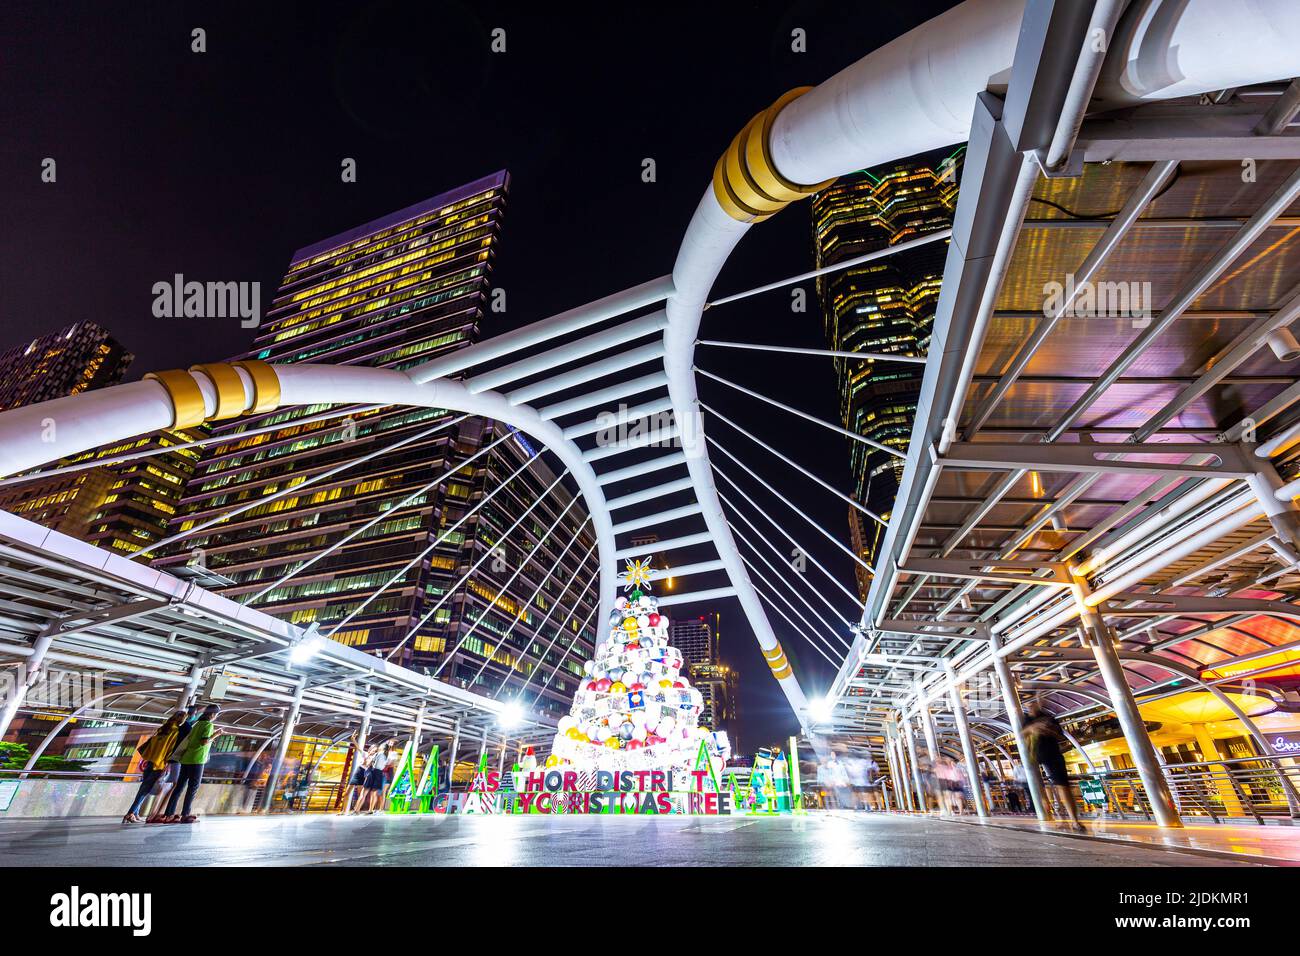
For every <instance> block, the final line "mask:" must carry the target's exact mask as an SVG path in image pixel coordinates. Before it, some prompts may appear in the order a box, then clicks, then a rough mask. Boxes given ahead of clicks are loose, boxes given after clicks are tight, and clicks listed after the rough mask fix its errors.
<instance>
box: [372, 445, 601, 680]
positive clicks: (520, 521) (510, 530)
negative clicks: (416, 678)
mask: <svg viewBox="0 0 1300 956" xmlns="http://www.w3.org/2000/svg"><path fill="white" fill-rule="evenodd" d="M526 464H528V463H525V467H526ZM568 473H569V472H568V468H565V470H564V471H563V472H560V475H559V476H558V477H556V479H555V480H554V481H551V484H549V485H547V486H546V489H545V490H543V492H542V493H541V494H539V496H537V501H534V502H533V503H532V505H529V506H528V507H526V509H525V510H524V512H523V514H521V515H520V516H519V518H516V519H515V522H513V523H512V524H511V525H510V527H508V528H506V531H504V532H503V533H502V536H500V537H499V538H498V541H507V540H510V536H511V535H513V533H515V531H516V529H517V528H519V525H520V524H523V523H524V519H525V518H528V516H529V515H530V514H533V511H534V510H536V509H537V506H538V505H541V503H542V502H543V501H545V499H546V496H547V494H550V493H551V492H552V490H555V488H556V485H559V483H560V481H563V480H564V476H565V475H568ZM516 475H517V472H516ZM513 480H515V475H511V476H510V477H508V479H506V480H504V481H502V483H500V485H498V486H497V488H495V489H493V490H497V492H499V490H500V489H503V488H507V486H508V485H510V483H511V481H513ZM573 501H575V502H576V501H577V498H573ZM569 505H571V506H572V502H571V503H569ZM567 511H568V509H565V512H567ZM562 516H563V515H562ZM552 527H554V525H552ZM543 537H545V536H543ZM539 546H541V540H538V542H537V545H534V546H533V551H536V550H537V548H539ZM491 554H493V550H491V549H489V550H486V551H484V554H482V557H481V558H478V561H476V562H474V563H473V564H472V566H471V567H469V570H468V571H465V574H464V575H463V576H461V578H460V580H459V581H456V583H455V585H452V587H451V588H448V589H447V594H443V596H442V597H441V598H439V600H438V604H437V605H434V607H433V610H437V607H438V605H441V604H442V602H443V601H445V600H446V598H447V596H448V594H452V593H455V592H456V591H459V589H460V588H461V587H463V585H464V584H465V581H467V580H469V575H472V574H473V572H474V571H477V570H478V568H480V567H482V563H484V562H485V561H487V558H490V557H491ZM529 554H532V551H530V553H529ZM523 567H524V566H523V564H520V568H519V570H523ZM515 576H516V578H517V576H519V571H516V572H515ZM513 580H515V578H511V581H513ZM484 614H486V610H485V611H484ZM484 614H480V615H478V620H482V619H484ZM428 619H429V615H428V614H425V615H424V617H422V618H420V623H419V624H416V626H415V627H413V628H411V631H409V632H408V633H407V636H406V637H403V639H402V643H400V644H399V645H398V646H396V648H394V649H393V650H391V652H390V653H389V657H393V654H394V653H396V652H398V650H399V649H400V648H402V646H404V645H406V643H407V641H408V640H411V637H412V636H413V635H415V632H416V631H417V630H419V628H420V626H421V624H422V623H424V622H425V620H428ZM478 620H476V622H474V626H473V627H471V628H469V630H468V631H465V633H464V635H461V637H460V640H459V641H458V643H456V646H454V648H452V649H451V653H448V654H447V656H446V657H445V658H442V663H439V665H438V669H437V670H435V671H434V672H433V676H438V675H439V674H442V669H443V667H446V666H447V662H448V661H450V659H451V658H452V656H454V654H455V653H456V652H458V650H460V648H461V645H464V643H465V640H467V639H468V637H469V635H471V633H473V631H474V628H476V627H477V626H478Z"/></svg>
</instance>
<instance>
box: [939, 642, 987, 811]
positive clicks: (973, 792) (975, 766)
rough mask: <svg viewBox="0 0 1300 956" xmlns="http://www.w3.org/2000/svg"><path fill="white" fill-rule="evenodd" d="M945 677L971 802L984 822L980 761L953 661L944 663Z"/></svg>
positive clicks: (985, 809) (984, 807) (985, 808)
mask: <svg viewBox="0 0 1300 956" xmlns="http://www.w3.org/2000/svg"><path fill="white" fill-rule="evenodd" d="M943 673H944V677H945V678H946V679H947V682H948V702H949V703H950V704H951V705H952V716H953V719H954V720H955V721H956V722H957V736H958V737H960V738H961V752H962V756H964V757H965V758H966V776H967V778H968V779H969V780H970V796H971V802H972V803H974V804H975V813H976V815H977V816H978V817H979V818H980V819H981V820H982V819H985V818H987V817H988V815H989V812H988V808H987V807H986V806H985V803H984V788H983V786H982V785H981V782H980V768H979V761H978V760H976V758H975V744H974V742H973V741H972V740H971V736H970V725H969V724H968V723H967V722H966V709H965V706H964V704H963V703H962V699H961V686H960V685H959V684H958V683H957V672H956V671H955V670H954V669H953V666H952V661H949V660H944V662H943Z"/></svg>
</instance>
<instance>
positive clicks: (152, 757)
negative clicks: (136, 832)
mask: <svg viewBox="0 0 1300 956" xmlns="http://www.w3.org/2000/svg"><path fill="white" fill-rule="evenodd" d="M185 717H186V714H185V711H183V710H181V711H177V712H176V713H174V714H172V715H171V716H170V717H168V718H167V720H166V722H165V723H164V724H163V725H162V726H161V727H159V728H158V730H157V731H156V732H155V733H154V735H153V736H152V737H150V738H149V739H148V740H146V741H145V742H144V744H142V745H141V747H140V789H139V790H138V791H137V792H136V795H135V800H134V802H132V804H131V809H130V810H128V811H127V812H126V816H124V817H123V818H122V822H123V823H144V819H143V818H142V817H141V816H140V807H141V806H142V805H143V804H144V800H145V797H147V796H149V792H150V791H151V790H153V788H154V784H156V783H157V782H158V780H159V779H160V778H161V777H162V775H163V771H164V770H166V769H167V757H168V756H169V755H170V754H171V752H172V751H173V750H175V749H176V738H177V737H179V736H180V732H181V725H182V724H184V723H185Z"/></svg>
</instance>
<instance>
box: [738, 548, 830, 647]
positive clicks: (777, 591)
mask: <svg viewBox="0 0 1300 956" xmlns="http://www.w3.org/2000/svg"><path fill="white" fill-rule="evenodd" d="M750 547H751V548H752V547H753V545H750ZM740 559H741V560H742V561H744V562H745V565H746V567H748V568H749V569H750V570H751V571H752V572H753V573H754V574H756V575H758V579H759V580H760V581H762V582H763V583H764V584H765V585H767V586H768V587H769V588H771V589H772V593H773V594H775V595H776V596H777V597H779V598H780V599H781V600H782V601H783V602H785V606H786V607H788V608H789V609H790V613H792V614H794V615H795V617H797V618H799V620H801V621H803V623H804V627H806V628H808V633H809V634H815V635H816V636H817V639H818V640H819V641H821V642H822V643H823V644H824V645H825V646H826V649H827V650H828V651H830V652H831V653H832V654H840V652H839V651H838V650H836V649H835V647H834V646H832V645H831V643H830V642H829V641H827V640H826V639H825V638H824V637H822V636H821V635H820V634H817V629H816V628H815V627H813V625H812V624H811V623H810V622H809V620H808V619H807V618H806V617H804V616H803V612H802V611H800V610H799V609H798V608H797V607H795V606H794V604H792V603H791V602H790V600H789V598H787V597H786V596H785V595H784V594H783V593H782V592H781V590H780V589H779V588H778V587H777V586H776V585H775V584H773V583H772V582H771V581H770V580H769V579H768V578H767V577H766V576H765V575H764V574H763V572H761V571H759V570H758V568H757V567H756V566H755V565H754V563H753V562H752V561H750V560H749V559H748V558H746V557H745V556H744V554H741V556H740ZM768 566H769V567H771V565H768ZM774 573H775V572H774ZM778 580H780V582H781V583H782V584H785V585H786V586H787V587H790V585H789V584H788V583H787V582H786V581H785V579H784V578H779V579H778ZM797 596H798V594H797V593H796V597H797ZM809 610H810V611H812V608H811V607H809ZM812 614H813V617H815V618H817V620H818V621H820V622H821V624H822V626H823V627H825V628H826V629H827V630H828V631H830V632H831V633H832V634H834V633H835V629H834V628H833V627H832V626H831V625H830V624H829V623H828V622H827V621H826V619H825V618H824V617H822V616H821V615H820V614H818V613H817V612H816V611H813V612H812ZM805 636H807V635H805ZM843 659H844V655H841V656H840V660H841V661H842V660H843ZM838 663H839V662H837V666H838Z"/></svg>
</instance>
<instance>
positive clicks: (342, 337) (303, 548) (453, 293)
mask: <svg viewBox="0 0 1300 956" xmlns="http://www.w3.org/2000/svg"><path fill="white" fill-rule="evenodd" d="M507 188H508V175H507V174H506V173H505V172H504V171H502V172H499V173H496V174H494V175H492V176H487V177H484V178H483V179H479V180H476V181H475V182H471V183H468V184H466V185H464V186H462V187H460V188H458V189H455V190H452V191H450V192H446V193H443V194H441V195H438V196H434V197H432V198H431V199H427V200H425V201H423V202H419V203H416V204H415V205H413V206H409V207H407V208H405V209H402V210H399V211H397V212H395V213H392V214H390V215H387V216H384V217H383V218H381V219H378V220H375V221H373V222H370V223H366V224H365V225H362V226H359V227H357V228H355V229H351V230H348V231H347V232H344V233H342V234H340V235H337V236H333V237H331V238H329V239H325V240H323V241H321V242H317V243H314V244H313V245H310V246H307V247H305V248H303V249H300V250H298V251H297V252H296V253H294V255H293V257H292V260H291V262H290V265H289V268H288V271H287V273H286V275H285V277H284V280H283V282H282V283H281V286H280V290H279V292H278V294H277V296H276V298H275V300H274V302H273V303H272V305H271V308H270V310H269V311H268V313H267V316H266V319H265V321H264V322H263V325H262V327H261V328H260V330H259V333H258V336H257V338H256V340H255V343H254V346H253V348H252V349H251V350H250V352H249V353H247V355H245V356H240V357H241V358H257V359H261V360H264V361H268V362H272V363H278V364H284V363H292V362H307V361H310V362H317V363H332V364H363V365H371V366H379V367H385V368H396V369H403V368H408V367H410V366H413V365H416V364H419V363H422V362H425V361H428V360H429V359H431V358H433V357H434V356H435V355H438V354H440V353H443V352H447V351H450V350H453V349H458V348H463V347H465V346H467V345H470V344H472V343H473V342H474V341H475V340H476V339H477V337H478V331H479V321H480V319H481V317H482V315H483V310H484V306H485V304H486V302H487V297H488V293H489V278H490V273H491V267H492V260H493V257H494V254H495V250H496V245H497V241H498V233H499V230H500V223H501V217H502V214H503V210H504V204H505V197H506V192H507ZM327 411H332V412H339V411H347V412H348V414H347V416H346V417H334V418H324V417H323V415H324V413H326V412H327ZM458 418H460V416H453V415H451V414H450V413H448V412H447V411H446V410H444V409H436V408H434V409H426V408H407V407H384V408H372V407H369V406H365V407H355V408H353V409H350V410H347V409H340V408H339V407H338V406H326V405H321V406H313V407H308V408H284V409H279V410H277V411H274V412H269V413H266V414H263V415H260V416H250V417H245V418H242V419H239V420H237V421H233V422H230V423H228V424H223V425H219V426H217V428H216V429H215V431H214V434H215V436H217V437H221V438H224V439H228V441H221V442H219V443H217V444H215V445H212V446H210V447H209V448H208V449H207V450H206V453H205V456H204V459H203V461H202V463H201V464H200V465H199V467H198V469H197V471H196V473H195V475H194V477H193V478H192V479H191V480H190V481H189V482H188V483H187V486H186V490H185V497H184V500H183V511H184V513H183V515H182V516H181V517H180V518H179V519H178V520H177V522H176V523H175V525H174V528H173V531H174V532H176V533H180V532H185V531H190V530H192V529H195V528H200V530H199V531H197V532H196V533H194V534H193V535H190V536H187V537H186V538H185V539H184V541H183V542H181V543H180V544H179V545H178V546H177V547H176V549H175V550H173V551H172V552H171V553H169V554H167V555H165V556H163V557H161V558H160V559H159V560H158V561H157V562H156V564H157V565H158V566H160V567H162V568H164V569H167V570H176V571H178V572H179V573H182V574H183V573H185V568H186V567H187V566H189V565H193V564H196V563H197V564H201V565H202V568H203V569H204V570H203V573H204V574H205V575H206V576H207V578H208V579H209V580H212V579H214V578H215V579H218V580H224V581H225V582H227V583H228V584H229V586H228V587H226V588H225V590H224V591H223V593H224V594H226V596H228V597H232V598H234V599H236V600H242V601H245V602H248V603H250V604H254V605H256V606H257V607H259V608H261V609H263V610H265V611H268V612H270V613H272V614H276V615H278V616H283V617H285V618H287V619H289V620H290V621H292V622H294V623H299V624H308V623H312V622H314V623H316V624H318V625H320V627H321V631H322V633H325V634H328V635H329V636H331V637H332V638H333V639H334V640H338V641H341V642H343V643H346V644H350V645H353V646H356V647H359V648H362V649H363V650H366V651H370V652H374V653H378V654H380V655H381V656H385V657H391V658H392V659H393V660H395V661H398V662H400V663H403V664H405V665H407V666H414V667H421V668H425V669H428V670H429V671H430V672H436V673H438V674H439V676H440V677H442V678H444V679H447V680H450V681H455V682H458V683H460V684H462V685H464V686H471V687H476V688H478V689H480V690H489V691H492V692H495V690H496V687H497V686H498V685H499V682H500V680H502V679H504V678H509V679H510V681H511V683H512V684H513V685H514V686H515V687H518V686H519V685H520V684H522V683H523V682H524V681H527V680H530V679H531V680H532V683H531V686H530V689H529V691H528V694H529V696H530V697H531V696H532V694H534V693H535V692H536V691H537V690H539V689H540V688H541V687H542V686H543V684H545V682H546V681H547V680H548V679H549V680H550V681H551V682H550V685H549V687H547V693H546V695H545V697H544V698H543V700H542V701H541V703H540V704H539V705H538V706H540V707H542V708H546V707H548V706H550V707H553V708H557V709H559V710H560V712H563V710H564V709H566V708H567V705H568V702H569V700H570V699H571V697H572V683H571V682H572V681H573V680H576V676H577V675H578V674H580V673H581V665H582V663H583V661H584V660H586V658H587V656H589V655H588V650H589V648H590V642H589V641H587V642H586V645H585V649H584V646H583V645H582V640H584V639H585V638H580V637H579V636H578V632H579V631H580V630H581V621H582V620H583V619H584V618H583V616H582V615H583V614H585V611H587V610H589V609H590V608H591V607H593V606H594V602H595V600H596V597H595V595H594V594H592V593H588V594H587V595H586V604H582V605H581V606H580V607H579V609H578V611H577V612H576V613H573V614H571V613H569V609H570V608H571V607H572V605H573V603H574V601H575V600H579V599H580V598H581V597H582V595H578V594H574V593H573V591H574V590H575V589H576V587H575V588H570V587H569V586H570V585H571V584H574V583H575V582H577V581H581V580H586V579H589V577H590V575H583V574H580V573H579V564H580V560H579V559H580V558H581V557H582V556H583V554H584V553H585V551H586V550H587V546H588V545H590V544H591V543H592V542H593V541H594V536H592V534H591V532H590V529H589V528H581V530H580V526H582V525H584V523H585V522H586V514H585V512H584V511H583V510H582V509H581V507H580V505H575V506H574V507H573V508H569V509H568V510H567V512H566V511H565V508H566V506H567V505H568V504H569V501H570V499H567V498H566V497H565V496H566V495H567V494H568V492H566V491H564V489H563V486H562V485H557V486H556V487H555V488H554V489H553V490H552V491H551V492H550V493H549V494H547V495H546V496H545V498H546V500H544V501H543V502H542V503H541V504H540V505H539V507H538V508H537V509H536V510H535V511H533V512H532V513H531V514H530V515H529V516H528V517H527V518H526V519H524V520H522V521H519V522H518V525H517V526H516V521H517V519H521V518H522V517H523V515H524V513H525V511H527V509H528V507H529V506H530V505H532V504H534V502H536V501H538V498H539V497H541V496H542V495H543V493H544V492H545V491H546V489H547V488H548V487H550V486H551V485H552V484H553V483H554V476H553V475H552V474H551V473H550V471H549V468H548V466H547V464H546V460H545V456H539V455H537V453H536V450H535V449H532V448H531V447H530V446H529V445H528V443H527V440H526V439H525V438H524V437H523V436H521V435H510V434H509V431H508V430H505V431H503V430H502V427H501V426H499V425H497V424H496V423H493V422H484V421H481V420H478V419H473V418H465V419H464V420H461V421H456V419H458ZM268 426H272V428H271V429H270V430H267V431H263V432H262V433H260V434H250V432H251V431H253V430H254V429H257V430H261V429H267V428H268ZM274 426H282V427H274ZM498 439H500V440H501V441H500V443H499V444H497V445H495V446H494V447H493V449H492V451H491V452H490V453H486V454H484V455H482V456H481V457H479V458H477V459H476V460H475V462H474V463H473V464H472V465H471V466H469V467H467V468H465V469H464V470H463V471H459V472H458V469H457V464H458V463H463V462H465V461H467V460H468V459H469V458H471V457H472V456H474V455H475V454H476V453H477V452H479V451H480V450H482V449H484V448H485V447H487V446H488V445H489V444H491V443H493V442H496V441H497V440H498ZM399 442H404V444H402V445H401V447H398V448H394V447H393V446H395V445H397V443H399ZM385 449H391V450H389V451H386V452H384V450H385ZM380 452H383V453H380ZM371 453H380V454H376V455H375V457H373V458H372V459H370V460H368V461H365V462H363V463H361V464H353V465H351V466H349V467H346V468H344V469H342V470H341V471H339V472H338V473H337V474H336V475H333V476H331V477H330V478H329V479H327V480H322V481H319V482H316V483H314V484H312V485H311V486H309V487H307V488H304V489H303V491H302V493H294V492H293V491H291V490H290V489H292V488H293V487H296V486H297V485H298V484H299V483H301V482H302V481H303V480H304V479H305V478H307V477H309V476H312V475H317V474H319V473H320V472H322V471H325V470H327V469H329V468H332V467H335V466H337V465H340V464H342V463H345V462H356V461H357V460H358V459H362V458H364V457H365V456H367V455H370V454H371ZM516 472H518V474H515V473H516ZM449 473H450V474H449ZM444 475H446V476H447V477H446V478H445V479H443V480H438V479H439V478H440V476H444ZM512 475H513V476H514V477H511V476H512ZM435 482H436V483H435ZM431 484H432V487H430V488H427V489H426V486H428V485H431ZM488 494H493V498H492V500H491V501H490V502H488V504H486V505H484V506H483V508H482V509H481V510H480V511H479V512H478V513H477V514H476V515H475V516H474V517H473V518H472V519H469V520H466V521H465V522H463V523H462V524H460V525H459V526H458V527H455V528H454V530H453V526H456V525H457V522H458V521H460V519H461V518H462V517H464V516H465V515H466V514H467V513H468V512H469V510H470V509H471V508H472V507H473V506H474V505H475V504H476V503H478V502H479V501H481V500H482V499H483V498H484V497H485V496H486V495H488ZM259 499H266V500H265V501H261V502H259ZM248 505H252V507H250V508H248V510H245V511H243V512H242V513H240V514H238V515H237V516H235V517H233V518H230V519H228V520H222V521H218V517H219V516H221V515H223V514H225V513H227V512H229V511H230V510H231V509H233V508H238V507H240V506H248ZM562 512H563V516H562V515H561V513H562ZM557 519H560V522H561V523H560V525H559V527H558V528H557V530H556V532H555V535H554V536H553V538H552V539H551V542H550V543H549V544H547V545H544V546H542V547H541V548H539V549H538V552H537V554H536V556H535V557H534V559H533V560H532V561H531V562H529V565H528V567H526V568H525V569H524V571H523V572H522V573H521V574H519V575H518V576H516V577H514V579H513V581H512V580H511V578H512V575H513V573H514V571H515V570H516V568H518V567H519V563H520V561H521V560H522V558H523V556H524V555H525V554H526V553H528V551H529V550H531V548H532V547H533V545H535V544H536V543H537V539H538V537H539V535H540V534H541V533H542V532H543V531H544V530H545V529H547V528H549V527H550V526H551V524H552V523H553V522H555V521H556V520H557ZM208 522H214V523H213V524H212V525H211V527H210V528H202V527H201V526H202V525H204V524H205V523H208ZM575 533H577V536H578V539H579V540H578V541H577V542H576V543H575V545H574V547H573V548H572V549H570V551H569V553H568V554H567V555H566V556H565V558H564V560H563V562H561V559H560V551H561V549H562V548H563V543H564V542H567V541H568V540H570V537H571V536H573V535H574V534H575ZM583 534H585V535H586V537H585V538H583ZM556 541H558V542H560V544H559V545H558V546H555V547H554V548H552V545H554V544H555V542H556ZM592 560H593V561H594V556H593V558H592ZM561 564H563V567H560V565H561ZM551 569H555V571H556V573H554V574H552V575H550V576H549V578H548V580H547V581H546V583H545V584H542V578H543V577H544V576H546V573H547V571H550V570H551ZM467 572H472V573H469V574H468V576H467V577H466V575H467ZM290 574H292V577H290V578H289V579H288V580H285V581H283V582H282V581H281V579H282V578H285V577H286V576H287V575H290ZM462 577H466V580H465V583H464V585H463V586H461V587H453V585H455V584H456V583H457V582H458V581H460V579H461V578H462ZM507 582H511V584H510V588H509V591H508V592H507V591H506V590H505V586H506V583H507ZM539 584H542V589H541V591H540V592H539V594H538V597H537V600H536V601H534V602H533V603H532V604H531V606H530V605H529V603H528V602H529V598H530V596H531V595H532V594H533V592H534V590H535V589H536V588H537V587H538V585H539ZM566 591H567V592H568V593H567V594H566ZM552 605H556V606H557V609H556V610H554V611H553V613H552V615H551V616H550V618H549V621H547V625H546V629H545V630H544V632H543V633H537V632H535V631H534V628H536V627H538V626H540V625H541V623H542V621H543V620H546V619H547V611H548V610H551V609H552ZM560 606H562V607H563V609H564V610H563V611H561V610H559V609H558V607H560ZM587 633H589V632H586V631H584V632H583V634H584V635H585V634H587ZM507 634H508V635H509V638H508V640H507V639H506V635H507ZM552 638H556V639H555V640H554V641H552ZM575 641H577V642H579V646H578V647H577V648H575V649H574V650H573V652H572V653H567V652H568V651H569V648H570V645H571V644H572V643H574V642H575ZM548 643H550V644H551V645H552V649H551V650H550V651H549V652H547V651H546V646H547V644H548ZM543 654H545V655H546V658H547V661H548V663H549V665H550V666H549V667H544V668H543V669H542V670H543V671H544V673H540V674H538V675H536V676H535V678H534V675H533V670H534V668H535V667H537V660H538V657H539V656H541V655H543ZM566 654H567V657H566V656H565V655H566ZM449 657H450V658H451V659H450V660H449ZM561 659H563V660H564V664H563V667H562V672H561V673H560V674H559V675H558V676H555V677H552V671H553V670H554V668H555V667H556V665H558V664H559V662H560V661H561ZM566 674H567V675H568V676H565V675H566ZM493 677H495V678H496V681H495V682H493V681H492V680H491V678H493ZM504 693H505V694H506V696H509V694H510V691H509V690H508V689H507V690H506V691H505V692H504Z"/></svg>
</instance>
